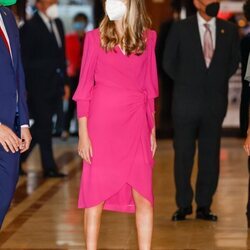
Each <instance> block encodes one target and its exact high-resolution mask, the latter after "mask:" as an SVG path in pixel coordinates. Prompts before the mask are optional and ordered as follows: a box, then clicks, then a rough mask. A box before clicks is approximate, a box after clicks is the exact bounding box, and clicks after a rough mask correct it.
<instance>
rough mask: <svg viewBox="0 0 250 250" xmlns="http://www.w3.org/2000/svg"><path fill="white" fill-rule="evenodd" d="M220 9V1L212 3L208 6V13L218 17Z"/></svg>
mask: <svg viewBox="0 0 250 250" xmlns="http://www.w3.org/2000/svg"><path fill="white" fill-rule="evenodd" d="M219 10H220V3H219V2H215V3H210V4H208V5H207V6H206V14H207V15H208V16H210V17H216V16H217V15H218V13H219Z"/></svg>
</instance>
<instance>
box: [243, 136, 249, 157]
mask: <svg viewBox="0 0 250 250" xmlns="http://www.w3.org/2000/svg"><path fill="white" fill-rule="evenodd" d="M244 149H245V151H246V152H247V155H248V156H250V134H248V136H247V138H246V140H245V143H244Z"/></svg>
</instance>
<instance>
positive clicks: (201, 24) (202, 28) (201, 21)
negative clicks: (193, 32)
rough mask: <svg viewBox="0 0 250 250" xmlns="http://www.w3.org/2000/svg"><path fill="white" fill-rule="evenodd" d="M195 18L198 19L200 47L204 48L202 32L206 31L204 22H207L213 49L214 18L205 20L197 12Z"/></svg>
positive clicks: (214, 43) (214, 41) (214, 35)
mask: <svg viewBox="0 0 250 250" xmlns="http://www.w3.org/2000/svg"><path fill="white" fill-rule="evenodd" d="M197 19H198V26H199V32H200V38H201V45H202V48H204V34H205V31H206V28H205V26H204V24H206V23H207V24H209V28H210V30H211V34H212V40H213V48H214V49H215V45H216V18H215V17H213V18H212V19H211V20H210V21H208V22H207V21H206V20H205V19H203V17H202V16H201V15H200V13H199V12H197Z"/></svg>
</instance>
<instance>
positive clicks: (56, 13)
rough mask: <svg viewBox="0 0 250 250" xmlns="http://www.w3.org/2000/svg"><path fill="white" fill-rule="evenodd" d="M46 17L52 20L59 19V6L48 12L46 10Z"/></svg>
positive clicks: (52, 6) (55, 5)
mask: <svg viewBox="0 0 250 250" xmlns="http://www.w3.org/2000/svg"><path fill="white" fill-rule="evenodd" d="M46 15H47V16H48V17H49V18H50V19H56V18H58V17H59V10H58V4H53V5H51V6H50V7H49V8H48V9H47V10H46Z"/></svg>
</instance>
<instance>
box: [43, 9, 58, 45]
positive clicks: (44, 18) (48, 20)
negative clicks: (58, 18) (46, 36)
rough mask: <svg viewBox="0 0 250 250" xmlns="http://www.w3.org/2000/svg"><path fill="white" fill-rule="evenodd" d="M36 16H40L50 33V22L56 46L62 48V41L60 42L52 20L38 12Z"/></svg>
mask: <svg viewBox="0 0 250 250" xmlns="http://www.w3.org/2000/svg"><path fill="white" fill-rule="evenodd" d="M38 14H39V15H40V17H41V18H42V20H43V22H44V23H45V25H46V26H47V28H48V30H49V31H50V32H51V25H50V22H51V24H52V29H53V32H54V34H55V37H56V41H57V45H58V47H59V48H61V47H62V41H61V37H60V34H59V31H58V29H57V26H56V24H55V21H54V20H50V19H49V18H48V17H47V16H46V15H44V14H43V13H42V12H41V11H38Z"/></svg>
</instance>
